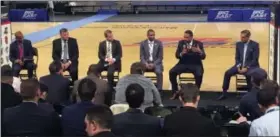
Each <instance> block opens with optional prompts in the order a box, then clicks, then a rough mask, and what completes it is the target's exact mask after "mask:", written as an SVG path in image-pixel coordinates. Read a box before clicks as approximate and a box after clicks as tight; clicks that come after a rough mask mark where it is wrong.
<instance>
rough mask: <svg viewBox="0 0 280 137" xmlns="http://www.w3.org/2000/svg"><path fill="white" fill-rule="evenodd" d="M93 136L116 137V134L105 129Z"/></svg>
mask: <svg viewBox="0 0 280 137" xmlns="http://www.w3.org/2000/svg"><path fill="white" fill-rule="evenodd" d="M93 137H116V136H115V135H114V134H113V133H112V132H109V131H103V132H100V133H98V134H96V135H94V136H93Z"/></svg>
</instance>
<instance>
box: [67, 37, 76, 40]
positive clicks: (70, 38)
mask: <svg viewBox="0 0 280 137" xmlns="http://www.w3.org/2000/svg"><path fill="white" fill-rule="evenodd" d="M68 39H69V40H73V41H77V39H76V38H73V37H69V38H68Z"/></svg>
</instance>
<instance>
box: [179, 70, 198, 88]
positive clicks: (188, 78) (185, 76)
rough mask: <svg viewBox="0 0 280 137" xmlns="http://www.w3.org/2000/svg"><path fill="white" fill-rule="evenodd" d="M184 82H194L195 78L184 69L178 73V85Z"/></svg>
mask: <svg viewBox="0 0 280 137" xmlns="http://www.w3.org/2000/svg"><path fill="white" fill-rule="evenodd" d="M190 75H191V76H190ZM186 83H195V78H194V76H193V74H192V73H191V72H189V71H186V72H184V73H181V74H180V75H179V84H180V86H182V84H186Z"/></svg>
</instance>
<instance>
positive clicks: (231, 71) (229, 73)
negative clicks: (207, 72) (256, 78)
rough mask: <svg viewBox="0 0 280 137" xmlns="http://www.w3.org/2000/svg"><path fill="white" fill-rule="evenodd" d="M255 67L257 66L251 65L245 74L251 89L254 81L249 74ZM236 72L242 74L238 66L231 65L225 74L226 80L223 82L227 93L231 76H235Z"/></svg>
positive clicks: (224, 90)
mask: <svg viewBox="0 0 280 137" xmlns="http://www.w3.org/2000/svg"><path fill="white" fill-rule="evenodd" d="M254 69H255V67H250V68H249V69H248V71H247V72H245V73H244V74H243V75H244V76H245V77H246V81H247V86H248V88H249V89H251V87H252V83H251V77H250V76H249V74H250V73H251V72H252V71H253V70H254ZM236 74H240V73H239V72H238V68H237V67H236V66H233V67H231V68H230V69H228V70H227V71H226V72H225V74H224V82H223V92H224V93H226V92H227V90H228V88H229V84H230V78H231V76H234V75H236Z"/></svg>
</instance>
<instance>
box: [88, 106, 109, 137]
mask: <svg viewBox="0 0 280 137" xmlns="http://www.w3.org/2000/svg"><path fill="white" fill-rule="evenodd" d="M85 123H86V132H87V134H88V136H93V135H96V134H97V133H100V132H103V131H110V130H111V128H112V125H113V113H112V111H111V110H110V108H108V107H107V106H105V105H95V106H93V107H91V108H89V109H88V111H87V113H86V117H85Z"/></svg>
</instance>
